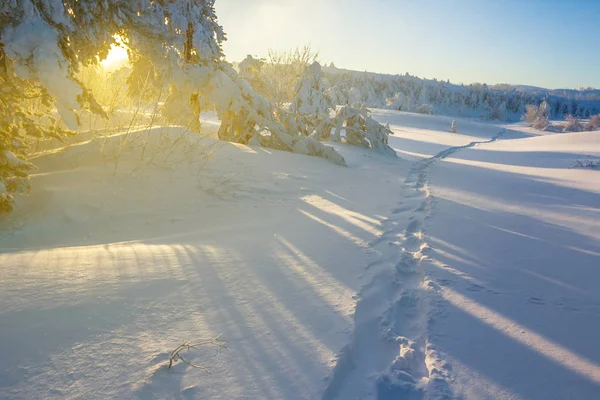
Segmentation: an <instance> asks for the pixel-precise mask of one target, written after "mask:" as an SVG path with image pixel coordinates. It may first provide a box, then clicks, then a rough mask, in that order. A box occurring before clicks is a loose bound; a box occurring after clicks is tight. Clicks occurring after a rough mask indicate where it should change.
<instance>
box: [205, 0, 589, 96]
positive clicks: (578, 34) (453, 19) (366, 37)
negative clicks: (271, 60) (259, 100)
mask: <svg viewBox="0 0 600 400" xmlns="http://www.w3.org/2000/svg"><path fill="white" fill-rule="evenodd" d="M216 10H217V16H218V18H219V22H220V23H221V24H222V25H223V27H224V29H225V32H226V33H227V35H228V40H227V42H226V43H225V45H224V50H225V54H226V56H227V59H228V60H230V61H240V60H241V59H243V58H244V57H245V56H246V54H252V55H257V56H266V54H267V51H268V49H269V48H273V49H276V50H286V49H290V48H293V47H295V46H301V45H304V44H310V45H311V46H312V47H313V48H314V49H316V50H318V51H319V52H320V58H321V60H322V61H325V62H330V61H333V62H334V63H335V64H336V65H337V66H338V67H344V68H350V69H356V70H368V71H373V72H385V73H392V74H395V73H405V72H409V73H410V74H411V75H417V76H420V77H424V78H438V79H444V80H445V79H450V81H452V82H456V83H471V82H485V83H490V84H493V83H513V84H526V85H533V86H543V87H548V88H578V87H580V86H593V87H597V88H600V0H579V1H576V0H572V1H568V0H562V1H559V0H546V1H543V0H521V1H517V0H495V1H492V0H479V1H477V0H371V1H369V0H321V1H319V0H217V1H216Z"/></svg>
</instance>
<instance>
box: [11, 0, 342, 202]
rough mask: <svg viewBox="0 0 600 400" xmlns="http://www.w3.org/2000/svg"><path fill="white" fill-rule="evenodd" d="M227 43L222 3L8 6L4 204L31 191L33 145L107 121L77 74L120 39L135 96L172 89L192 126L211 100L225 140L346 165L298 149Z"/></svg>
mask: <svg viewBox="0 0 600 400" xmlns="http://www.w3.org/2000/svg"><path fill="white" fill-rule="evenodd" d="M224 40H225V34H224V32H223V29H222V28H221V26H220V25H219V24H218V23H217V18H216V14H215V10H214V0H164V1H156V0H135V1H130V0H89V1H81V0H44V1H37V0H11V1H2V2H0V87H1V90H0V113H2V115H3V116H4V118H3V120H2V121H1V122H0V154H2V157H0V189H1V190H0V193H1V194H0V208H2V209H8V208H10V202H11V198H12V195H11V193H14V191H16V190H17V189H18V188H22V187H24V186H26V185H23V184H17V178H18V179H21V180H23V179H24V178H26V173H25V170H26V169H28V168H29V167H28V164H27V163H26V161H25V160H26V158H27V157H26V156H27V152H26V150H25V149H27V148H28V146H27V145H28V143H29V142H31V140H34V139H36V138H39V137H43V136H53V137H61V136H63V135H65V134H68V132H67V131H68V130H71V131H74V130H77V129H78V126H79V115H80V114H81V113H82V112H86V111H87V112H93V113H96V114H100V115H102V116H106V114H105V113H104V110H103V109H102V107H101V106H100V105H99V104H98V102H97V101H96V100H95V98H94V97H93V95H92V93H91V92H90V91H89V90H88V88H86V87H85V86H84V85H83V84H82V82H81V81H80V80H79V79H77V72H78V71H79V69H80V68H81V66H84V65H89V64H96V63H98V62H99V61H101V60H103V59H104V58H106V56H107V54H108V52H109V49H110V48H111V45H113V44H116V43H117V41H121V42H123V43H124V44H125V45H126V46H127V47H128V54H129V58H130V61H131V64H132V69H131V76H130V79H128V83H129V85H130V93H136V92H138V93H139V91H140V87H141V86H142V85H144V86H145V85H148V84H149V83H150V84H151V85H154V86H155V87H156V88H160V90H163V88H169V96H168V97H167V99H166V101H165V106H164V110H165V111H166V112H168V110H179V112H178V114H179V115H187V116H189V122H187V125H188V127H190V128H191V129H192V130H197V129H198V128H199V123H198V120H199V115H200V111H201V109H202V107H206V106H208V105H209V104H212V105H214V106H215V107H216V108H217V111H218V113H219V114H220V116H221V117H222V120H223V128H222V135H221V136H222V137H224V138H227V139H231V140H236V141H244V140H246V138H247V137H248V136H253V137H256V132H254V131H253V129H255V127H256V126H261V127H262V128H263V129H265V130H268V131H269V132H270V133H271V135H270V136H269V137H271V138H272V141H271V142H270V144H273V145H275V144H277V145H279V143H280V145H281V147H282V148H285V149H286V150H289V151H300V152H303V153H307V152H308V153H311V154H317V153H318V155H321V156H326V157H328V158H329V159H332V160H333V161H334V162H337V163H339V164H343V158H342V157H341V156H340V155H339V154H337V153H335V150H333V149H332V148H325V147H323V145H320V144H319V143H317V144H314V143H312V142H311V144H310V145H306V144H304V145H299V140H296V139H293V136H294V135H297V132H293V133H292V134H291V135H290V134H289V133H287V132H285V131H284V130H283V128H282V125H281V124H280V123H279V122H278V121H277V119H276V117H275V115H274V113H273V112H272V111H273V110H272V109H271V108H270V103H269V102H268V101H267V100H266V99H265V98H263V97H261V96H260V95H258V94H257V93H256V92H255V91H254V90H253V89H252V88H251V87H250V85H248V83H247V82H246V81H245V80H243V79H240V78H239V77H238V76H237V74H236V73H235V71H233V69H232V68H231V66H230V65H229V64H227V63H226V62H224V60H223V52H222V49H221V43H222V42H223V41H224ZM165 92H166V89H165ZM235 96H240V98H237V97H235ZM244 96H245V97H244ZM34 105H35V107H34ZM54 112H56V113H57V114H58V116H59V117H60V120H61V121H62V123H61V124H58V122H59V121H54V120H53V114H54ZM41 117H43V118H45V119H44V121H43V122H42V120H41ZM252 122H255V123H256V125H252ZM63 126H64V128H63ZM14 157H16V159H18V160H20V161H19V162H16V161H14V160H15V158H14ZM7 160H9V161H7Z"/></svg>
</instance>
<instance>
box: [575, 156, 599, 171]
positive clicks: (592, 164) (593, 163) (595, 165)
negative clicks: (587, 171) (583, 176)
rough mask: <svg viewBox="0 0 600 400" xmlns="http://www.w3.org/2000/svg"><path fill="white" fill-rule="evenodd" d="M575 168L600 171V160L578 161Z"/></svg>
mask: <svg viewBox="0 0 600 400" xmlns="http://www.w3.org/2000/svg"><path fill="white" fill-rule="evenodd" d="M573 168H591V169H600V159H597V158H589V159H585V160H577V161H576V162H575V165H574V166H573Z"/></svg>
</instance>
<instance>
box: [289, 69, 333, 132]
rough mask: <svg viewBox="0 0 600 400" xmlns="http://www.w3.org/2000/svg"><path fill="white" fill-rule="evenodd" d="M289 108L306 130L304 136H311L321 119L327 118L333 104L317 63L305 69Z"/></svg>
mask: <svg viewBox="0 0 600 400" xmlns="http://www.w3.org/2000/svg"><path fill="white" fill-rule="evenodd" d="M289 108H290V111H291V112H293V113H295V114H297V115H298V117H299V118H300V120H301V121H302V122H303V123H304V124H305V126H306V127H307V128H308V131H307V132H305V134H311V133H312V131H313V130H314V129H315V128H316V127H317V126H318V125H319V124H320V122H321V121H322V120H323V119H325V118H328V117H329V111H330V110H331V109H332V108H333V102H332V101H331V97H330V96H329V94H328V92H327V87H326V86H325V82H323V77H322V72H321V65H319V63H318V62H316V61H315V62H313V63H312V64H311V65H310V66H309V67H307V68H306V71H305V72H304V75H303V76H302V78H301V79H300V81H299V82H298V84H297V85H296V95H295V96H294V98H293V99H292V102H291V104H290V107H289Z"/></svg>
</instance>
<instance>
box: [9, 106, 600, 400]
mask: <svg viewBox="0 0 600 400" xmlns="http://www.w3.org/2000/svg"><path fill="white" fill-rule="evenodd" d="M373 115H374V117H375V118H376V119H378V120H379V121H380V122H384V123H385V122H390V126H391V128H392V130H393V131H394V133H395V136H394V137H390V145H391V146H392V147H393V148H395V149H396V150H397V152H398V154H399V156H400V157H399V158H398V159H394V158H392V157H389V156H384V155H381V154H377V153H374V152H373V151H371V150H368V149H359V148H354V147H350V146H346V145H340V144H336V145H335V147H336V149H337V150H338V151H339V152H340V153H341V154H342V155H343V156H344V158H345V159H346V161H347V163H348V167H347V168H345V167H340V166H337V165H334V164H332V163H329V162H327V161H325V160H323V159H320V158H316V157H307V156H301V155H296V154H291V153H281V152H277V151H272V150H267V149H262V148H257V147H246V146H241V145H234V144H229V143H223V142H218V141H215V140H214V139H211V138H203V137H199V136H195V135H190V134H183V135H182V134H181V132H178V130H177V129H176V128H155V129H153V130H152V131H151V132H150V133H144V134H142V135H139V137H137V136H138V135H137V133H134V134H130V137H129V139H132V138H134V139H135V140H133V142H132V143H133V144H134V145H133V146H130V145H127V146H124V145H123V143H124V141H123V136H113V137H111V138H110V139H107V140H104V139H101V140H95V141H91V142H86V143H83V144H81V145H73V146H71V147H69V148H68V149H66V150H64V151H61V152H51V154H50V153H49V154H46V155H42V156H40V157H39V158H38V159H36V160H35V163H36V165H37V166H38V168H39V169H38V171H37V174H36V176H35V177H34V182H33V184H34V186H33V187H34V192H33V193H32V194H31V195H30V196H29V197H27V198H23V199H20V201H19V203H18V207H17V208H16V210H15V212H14V213H13V214H12V215H10V216H9V217H7V218H5V220H4V221H2V232H1V233H0V248H1V249H0V327H1V329H0V398H7V399H34V398H45V399H46V398H48V399H52V398H56V399H59V398H60V399H62V398H76V399H106V398H123V399H131V398H140V399H155V398H156V399H158V398H168V399H177V398H183V399H197V398H222V399H232V398H273V399H283V398H285V399H304V398H311V399H312V398H326V399H335V398H338V399H355V398H367V399H368V398H379V399H404V398H406V399H419V398H426V397H428V398H433V399H437V398H448V399H449V398H454V397H456V398H465V399H485V398H490V399H496V398H510V399H512V398H515V399H517V398H518V399H521V398H522V399H544V400H545V399H564V398H581V399H592V398H596V397H598V396H599V395H600V345H598V339H597V336H598V332H600V294H599V292H598V290H597V288H598V287H599V285H600V270H598V268H599V266H600V175H599V174H600V172H599V171H596V170H591V169H590V170H584V169H572V168H571V167H572V166H573V165H574V164H575V162H576V160H578V159H580V158H585V157H600V135H599V134H598V132H588V133H569V134H552V135H539V134H537V133H536V132H532V131H530V130H528V129H526V128H521V127H519V126H502V125H498V124H483V123H478V122H472V121H468V120H458V121H457V131H458V133H456V134H452V133H449V132H448V130H449V127H450V122H451V119H449V118H444V117H435V116H426V115H418V114H407V113H401V112H394V111H389V110H374V113H373ZM205 126H206V127H210V126H211V125H210V124H206V125H205ZM181 138H183V139H181ZM115 160H118V165H116V168H115ZM219 334H220V335H221V337H222V338H223V339H225V340H227V349H226V350H224V351H223V352H222V353H220V354H216V353H215V350H214V348H211V347H206V348H202V349H201V350H192V351H189V352H187V353H185V354H186V355H187V359H188V360H189V361H191V362H193V363H196V364H201V365H204V366H207V367H209V368H210V373H207V372H206V371H204V370H202V369H197V368H192V367H190V366H188V365H186V364H185V363H183V362H179V363H177V364H175V365H174V367H173V368H171V369H168V368H167V365H168V358H169V353H170V352H171V351H172V350H174V349H175V348H176V347H177V346H178V345H180V344H181V343H183V342H195V341H200V340H203V339H209V338H212V337H215V336H217V335H219Z"/></svg>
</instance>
